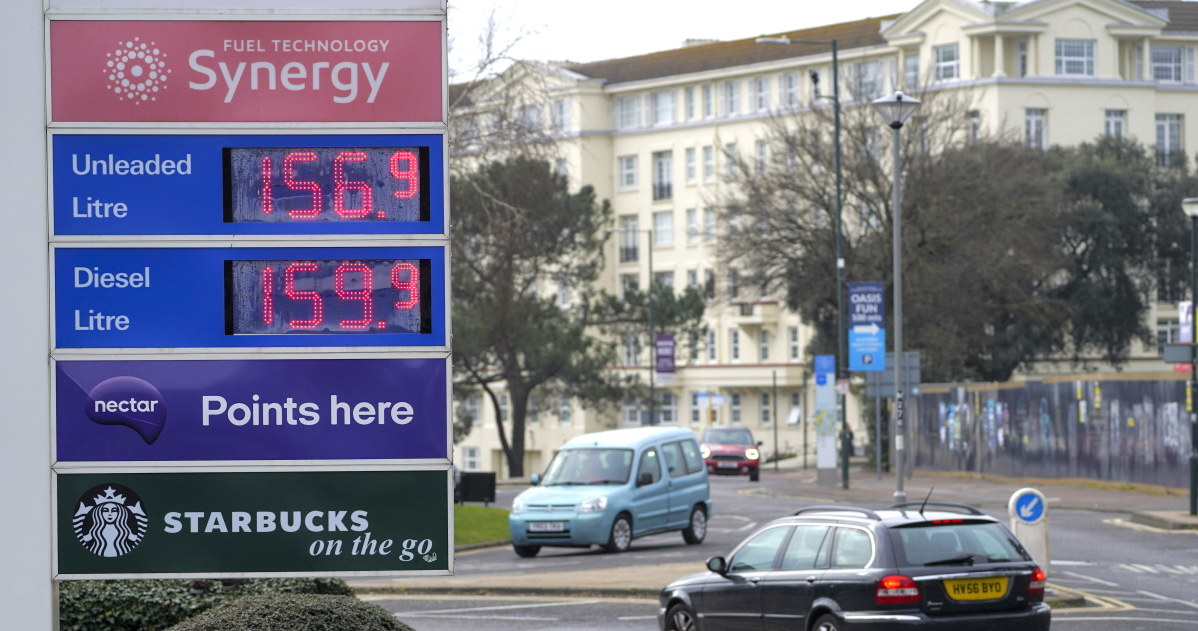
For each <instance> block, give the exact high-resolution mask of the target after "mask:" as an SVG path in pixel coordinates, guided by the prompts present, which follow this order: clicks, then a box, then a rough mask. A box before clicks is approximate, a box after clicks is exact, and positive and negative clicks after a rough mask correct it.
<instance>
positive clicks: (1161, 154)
mask: <svg viewBox="0 0 1198 631" xmlns="http://www.w3.org/2000/svg"><path fill="white" fill-rule="evenodd" d="M1155 118H1156V164H1157V166H1169V165H1170V164H1172V159H1173V156H1174V155H1175V154H1177V153H1181V152H1183V151H1185V143H1184V142H1183V135H1182V134H1183V133H1184V131H1185V129H1184V127H1183V124H1184V121H1185V118H1184V117H1183V116H1182V115H1181V114H1157V115H1156V117H1155Z"/></svg>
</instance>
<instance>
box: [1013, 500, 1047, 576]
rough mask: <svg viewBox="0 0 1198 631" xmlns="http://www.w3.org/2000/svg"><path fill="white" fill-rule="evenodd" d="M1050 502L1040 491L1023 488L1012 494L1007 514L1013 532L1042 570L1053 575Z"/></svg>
mask: <svg viewBox="0 0 1198 631" xmlns="http://www.w3.org/2000/svg"><path fill="white" fill-rule="evenodd" d="M1047 502H1048V500H1047V498H1045V497H1044V494H1043V493H1041V492H1040V491H1038V490H1036V489H1032V488H1023V489H1019V490H1018V491H1015V492H1014V493H1012V494H1011V499H1010V500H1009V501H1008V502H1007V513H1008V515H1010V519H1011V531H1012V532H1014V533H1015V536H1016V537H1017V538H1018V539H1019V541H1020V542H1021V543H1023V546H1024V547H1025V548H1027V551H1028V552H1029V553H1030V554H1031V555H1032V558H1033V559H1035V560H1036V562H1037V563H1039V564H1040V568H1041V569H1043V570H1044V571H1045V572H1046V573H1048V574H1051V573H1052V569H1051V564H1052V555H1051V554H1050V552H1049V545H1048V503H1047Z"/></svg>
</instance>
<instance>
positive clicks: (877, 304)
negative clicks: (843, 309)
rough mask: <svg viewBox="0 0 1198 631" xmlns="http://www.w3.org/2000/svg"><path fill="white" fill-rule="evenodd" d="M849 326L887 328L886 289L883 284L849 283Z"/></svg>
mask: <svg viewBox="0 0 1198 631" xmlns="http://www.w3.org/2000/svg"><path fill="white" fill-rule="evenodd" d="M848 286H849V325H850V326H854V327H855V326H857V325H861V324H876V325H878V326H881V327H884V326H886V303H885V302H884V301H883V294H884V292H885V287H884V286H883V285H882V283H849V284H848Z"/></svg>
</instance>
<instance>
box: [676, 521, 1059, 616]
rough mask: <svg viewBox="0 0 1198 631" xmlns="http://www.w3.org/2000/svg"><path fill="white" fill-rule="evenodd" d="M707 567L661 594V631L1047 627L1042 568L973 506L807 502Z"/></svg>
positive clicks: (998, 524) (1008, 533)
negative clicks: (877, 506) (874, 507)
mask: <svg viewBox="0 0 1198 631" xmlns="http://www.w3.org/2000/svg"><path fill="white" fill-rule="evenodd" d="M707 569H708V571H707V572H703V573H700V574H694V575H691V576H687V577H683V578H680V579H678V580H676V581H674V582H672V583H670V584H669V585H667V586H666V587H665V588H664V589H662V591H661V595H660V608H659V611H658V622H659V625H660V627H661V629H662V630H663V631H721V630H726V629H744V628H748V626H745V622H746V621H749V620H751V621H753V624H752V626H754V627H756V628H766V629H808V630H811V631H852V630H853V629H871V630H875V631H889V630H892V629H942V630H946V631H947V630H949V629H953V630H959V629H986V630H987V631H1008V630H1009V631H1047V629H1048V628H1049V622H1050V617H1051V610H1050V608H1049V606H1048V605H1047V604H1045V603H1044V585H1045V575H1044V572H1043V570H1041V569H1040V567H1039V566H1038V565H1037V564H1036V562H1035V561H1033V560H1032V558H1031V555H1029V554H1028V552H1027V550H1025V549H1024V547H1023V546H1022V545H1021V544H1020V543H1019V540H1018V539H1017V538H1016V537H1015V535H1013V534H1012V533H1011V531H1010V530H1008V529H1007V527H1006V526H1004V525H1003V524H1002V522H1000V521H998V520H997V519H994V518H993V517H990V516H988V515H985V514H983V513H982V512H981V511H979V510H977V509H975V508H973V507H971V506H963V505H958V504H946V503H938V502H924V503H922V504H921V503H920V502H907V503H904V504H899V505H896V506H895V507H893V508H890V509H879V510H870V509H866V508H852V507H843V506H812V507H808V508H804V509H802V510H800V511H798V512H797V513H795V514H794V515H793V516H789V517H784V518H781V519H776V520H774V521H772V522H770V523H768V524H766V525H765V526H763V527H762V528H761V529H759V530H757V531H756V532H754V533H753V534H751V535H749V537H748V538H747V539H745V540H744V541H743V542H741V543H740V545H738V546H737V547H736V549H734V550H733V551H732V554H730V555H729V556H728V557H727V558H725V557H722V556H717V557H712V558H711V559H708V561H707Z"/></svg>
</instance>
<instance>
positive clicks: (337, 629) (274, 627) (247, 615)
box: [167, 594, 412, 631]
mask: <svg viewBox="0 0 1198 631" xmlns="http://www.w3.org/2000/svg"><path fill="white" fill-rule="evenodd" d="M230 629H236V630H237V631H412V628H411V627H409V626H408V625H406V624H404V623H402V622H400V621H399V620H396V619H395V616H393V615H392V614H391V613H390V612H388V611H387V610H386V609H383V608H382V607H380V606H378V605H375V604H373V603H368V602H363V601H361V600H358V599H357V598H354V597H353V596H332V595H326V594H258V595H256V596H246V597H245V598H238V599H237V600H234V601H231V602H227V603H224V604H222V605H220V606H219V607H214V608H212V609H209V610H208V611H205V612H204V613H201V614H199V615H197V616H195V617H194V618H191V619H189V620H185V621H183V622H181V623H179V624H177V625H175V626H173V627H171V628H170V629H168V630H167V631H229V630H230Z"/></svg>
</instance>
